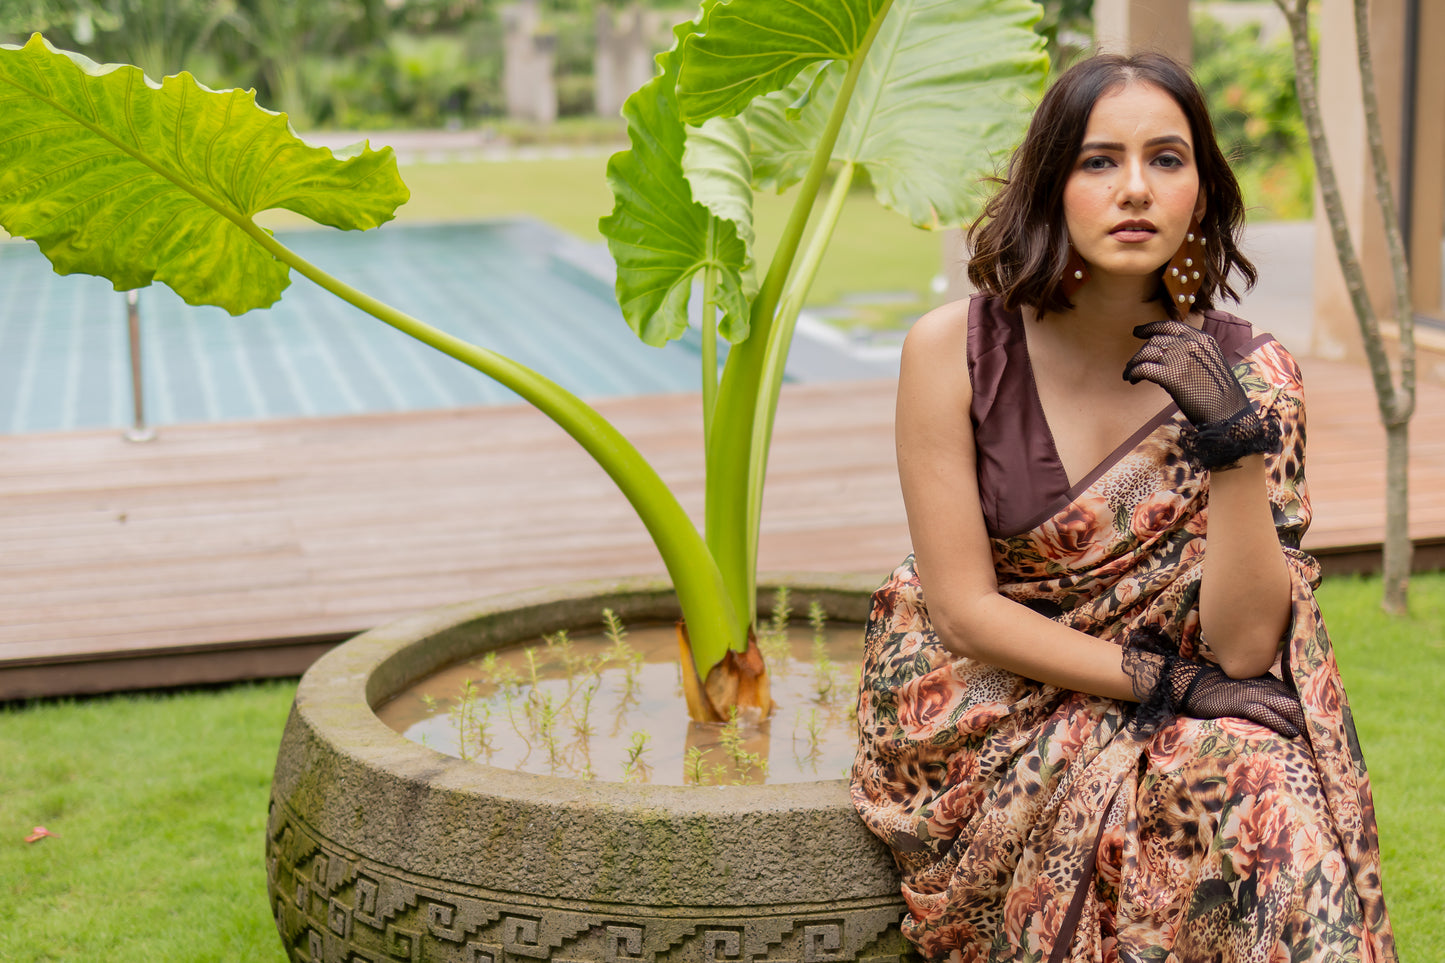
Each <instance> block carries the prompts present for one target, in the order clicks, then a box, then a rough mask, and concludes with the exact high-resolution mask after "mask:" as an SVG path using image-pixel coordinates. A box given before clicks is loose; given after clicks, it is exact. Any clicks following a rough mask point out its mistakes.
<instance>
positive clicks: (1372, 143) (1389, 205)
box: [1275, 0, 1415, 615]
mask: <svg viewBox="0 0 1445 963" xmlns="http://www.w3.org/2000/svg"><path fill="white" fill-rule="evenodd" d="M1275 5H1276V6H1278V7H1279V8H1280V10H1281V11H1283V12H1284V15H1285V19H1286V20H1288V22H1289V30H1290V36H1291V38H1292V39H1293V43H1294V60H1295V85H1296V87H1297V89H1298V91H1299V101H1300V108H1301V110H1302V112H1303V114H1304V120H1305V126H1306V128H1307V129H1308V131H1309V139H1310V150H1311V152H1312V153H1313V155H1314V159H1315V176H1316V178H1317V179H1318V181H1319V185H1320V197H1321V199H1322V200H1323V202H1324V206H1325V216H1326V217H1327V218H1328V219H1329V225H1330V235H1331V236H1332V238H1333V239H1334V245H1335V254H1336V256H1337V257H1338V259H1339V263H1340V271H1341V272H1342V273H1343V274H1344V276H1345V287H1346V288H1347V289H1348V290H1349V294H1350V305H1351V306H1352V307H1353V308H1354V311H1355V318H1356V320H1357V321H1359V324H1360V335H1361V337H1362V338H1363V340H1364V344H1365V356H1366V358H1367V359H1368V360H1369V364H1370V376H1371V378H1372V379H1373V380H1374V384H1375V400H1376V402H1377V404H1378V405H1379V409H1380V420H1381V421H1382V422H1383V423H1384V426H1385V545H1384V556H1385V558H1384V589H1385V592H1384V607H1385V611H1387V612H1390V613H1393V614H1400V615H1403V614H1404V613H1405V612H1406V610H1407V603H1408V599H1409V584H1410V559H1411V555H1412V554H1413V546H1412V545H1411V544H1410V524H1409V521H1410V487H1409V464H1410V418H1411V416H1413V415H1414V413H1415V310H1414V305H1413V304H1412V302H1411V300H1410V276H1409V270H1410V269H1409V262H1408V261H1407V260H1406V257H1405V242H1404V239H1403V237H1402V235H1401V233H1400V218H1399V215H1398V214H1397V213H1396V211H1395V197H1394V192H1393V189H1392V187H1391V184H1390V168H1389V165H1388V163H1387V161H1386V158H1385V140H1384V136H1383V134H1382V133H1381V129H1380V104H1379V98H1378V96H1377V95H1376V93H1375V65H1374V59H1373V58H1372V57H1371V55H1370V24H1369V10H1368V2H1367V0H1354V10H1355V43H1356V50H1357V53H1358V55H1359V66H1360V92H1361V96H1362V102H1363V106H1364V114H1365V134H1366V139H1367V140H1368V142H1369V150H1370V167H1371V170H1372V171H1373V174H1374V185H1375V201H1376V203H1378V204H1379V205H1380V214H1381V216H1382V218H1383V220H1384V222H1385V237H1386V239H1387V243H1388V245H1389V250H1390V268H1391V281H1392V282H1393V287H1394V300H1395V323H1396V324H1397V325H1398V328H1399V332H1400V358H1399V380H1398V381H1396V380H1395V374H1394V372H1393V371H1392V370H1391V366H1390V358H1389V355H1388V354H1387V353H1386V350H1385V339H1384V336H1383V334H1382V332H1381V330H1380V320H1379V318H1378V317H1376V315H1375V308H1374V305H1373V304H1371V302H1370V296H1369V292H1368V291H1367V290H1366V289H1365V274H1364V270H1363V269H1362V268H1361V267H1360V259H1359V256H1358V255H1357V254H1356V253H1355V245H1354V241H1353V240H1351V238H1350V227H1349V223H1348V222H1347V221H1346V219H1345V205H1344V201H1343V200H1342V199H1341V197H1340V187H1339V181H1338V179H1337V178H1336V176H1335V167H1334V163H1333V161H1331V160H1330V149H1329V143H1328V141H1327V140H1326V138H1325V127H1324V120H1323V118H1322V117H1321V114H1320V103H1319V89H1318V86H1317V84H1316V82H1315V53H1314V47H1313V45H1312V43H1311V41H1310V32H1309V0H1275Z"/></svg>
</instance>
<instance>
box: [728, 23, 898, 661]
mask: <svg viewBox="0 0 1445 963" xmlns="http://www.w3.org/2000/svg"><path fill="white" fill-rule="evenodd" d="M892 6H893V3H892V0H885V2H884V3H883V4H882V5H881V6H880V7H879V9H878V12H877V13H876V14H875V15H874V17H873V22H872V23H871V24H870V25H869V27H868V33H867V34H866V35H865V37H864V39H863V42H862V43H861V45H860V46H859V49H858V51H857V53H856V54H855V55H854V57H853V59H852V60H851V61H850V62H849V64H848V72H847V74H846V75H845V76H844V78H843V83H842V85H841V86H840V89H839V91H838V99H837V100H836V101H834V103H833V106H832V109H831V111H830V112H829V114H828V123H827V125H826V126H825V127H824V129H823V133H822V135H821V136H820V137H819V139H818V146H817V148H816V149H815V150H814V151H813V159H812V161H811V162H810V163H809V166H808V171H807V173H806V174H805V175H804V177H803V181H802V183H801V184H800V185H799V187H798V196H797V199H796V200H795V201H794V203H793V208H792V211H791V213H790V214H789V216H788V223H787V226H786V227H785V228H784V229H783V233H782V235H781V237H780V238H779V241H778V246H777V248H776V249H775V251H774V254H773V259H772V261H771V262H770V263H769V265H768V272H767V275H766V276H765V277H764V278H763V283H762V286H761V287H760V288H759V290H758V293H757V296H756V297H755V298H754V299H753V303H752V311H751V315H750V330H749V334H748V338H747V340H745V341H743V342H742V343H741V344H737V345H733V347H732V349H731V350H730V351H729V352H728V360H727V363H726V364H725V365H724V366H723V375H722V383H721V385H720V386H719V390H718V398H717V409H716V411H715V412H714V424H713V432H712V437H711V438H709V439H708V445H707V468H708V471H707V489H706V509H705V531H706V533H707V544H708V547H709V548H710V549H711V550H712V557H713V558H714V559H715V560H716V561H717V565H718V568H719V569H720V570H721V572H722V578H723V581H724V582H725V583H726V585H727V587H728V592H729V593H730V595H731V598H732V604H733V610H734V611H735V612H737V613H738V614H739V615H746V618H747V623H746V624H747V625H749V626H751V625H754V624H756V622H757V599H756V594H757V587H756V583H757V550H756V535H755V531H756V527H757V526H756V525H755V524H752V523H751V522H750V521H749V518H750V514H751V513H750V512H749V511H748V506H749V504H750V503H751V502H752V501H754V500H755V497H754V495H753V494H752V493H751V492H750V491H749V487H750V479H751V477H752V474H753V461H754V449H755V447H756V446H757V445H758V444H759V443H760V442H759V439H757V438H756V437H754V436H753V431H754V426H755V424H756V418H757V405H758V400H759V391H758V389H759V384H760V382H761V380H762V376H763V367H764V365H765V363H766V361H767V351H768V340H769V334H770V331H771V329H772V322H773V316H774V312H775V311H776V310H777V306H778V301H779V299H780V298H781V296H782V293H783V286H784V284H785V283H786V281H787V279H788V275H789V274H790V273H791V271H792V266H793V259H794V258H795V257H796V255H797V252H798V247H799V245H800V244H801V243H802V238H803V232H804V231H805V230H806V228H807V225H808V218H809V216H810V215H811V214H812V212H813V202H814V201H815V200H816V199H817V196H818V191H819V189H820V188H821V187H822V184H823V178H824V177H825V176H826V174H827V171H828V163H829V161H830V160H831V159H832V156H833V148H834V146H835V145H836V144H837V142H838V133H839V131H840V130H841V129H842V127H843V120H844V118H845V117H846V116H847V114H848V103H849V101H850V100H851V99H852V96H853V90H854V89H855V88H856V87H857V85H858V77H859V75H860V74H861V73H862V70H863V62H864V61H865V60H866V59H867V57H868V51H869V49H870V48H871V47H872V46H873V41H874V39H875V38H876V37H877V36H878V30H879V28H880V27H881V26H882V24H883V21H884V19H885V18H886V17H887V15H888V11H889V9H891V8H892ZM804 293H806V292H804ZM741 452H747V453H748V456H747V457H746V458H742V457H739V453H741ZM756 500H757V501H758V502H761V494H758V495H757V496H756ZM738 644H739V649H738V651H742V647H745V646H746V640H745V639H743V640H740V642H739V643H738Z"/></svg>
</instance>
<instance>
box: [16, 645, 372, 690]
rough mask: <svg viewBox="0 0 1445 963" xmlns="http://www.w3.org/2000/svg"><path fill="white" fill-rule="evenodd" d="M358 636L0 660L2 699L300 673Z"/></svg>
mask: <svg viewBox="0 0 1445 963" xmlns="http://www.w3.org/2000/svg"><path fill="white" fill-rule="evenodd" d="M354 634H355V633H350V632H347V633H338V634H334V635H313V636H305V637H301V638H291V639H258V640H256V641H253V642H245V643H234V642H230V643H224V644H218V645H215V646H203V645H198V646H190V647H187V648H186V649H184V650H181V649H151V650H147V651H143V652H99V653H94V654H81V655H74V656H68V657H65V658H57V659H54V660H46V659H36V658H31V659H26V660H23V661H20V660H17V661H15V662H8V663H7V662H0V703H4V702H11V701H17V700H25V699H47V698H54V697H56V696H73V695H100V694H104V693H111V692H131V691H135V690H138V689H170V688H176V687H179V686H191V685H214V684H218V683H223V684H224V683H234V682H249V681H253V680H257V679H281V678H287V677H290V676H299V675H301V674H302V673H303V672H305V671H306V670H307V669H308V668H309V667H310V666H311V663H313V662H315V661H316V660H317V659H319V658H321V656H322V655H324V654H325V653H326V652H327V651H328V650H329V649H331V648H332V647H333V646H335V645H337V644H338V643H340V642H344V641H345V640H346V639H349V638H351V637H352V635H354Z"/></svg>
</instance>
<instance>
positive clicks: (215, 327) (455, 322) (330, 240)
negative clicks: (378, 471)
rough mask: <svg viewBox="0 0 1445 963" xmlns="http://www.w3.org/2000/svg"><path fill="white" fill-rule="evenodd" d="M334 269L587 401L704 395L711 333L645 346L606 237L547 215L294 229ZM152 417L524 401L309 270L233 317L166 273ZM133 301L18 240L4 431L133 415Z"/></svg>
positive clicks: (152, 355)
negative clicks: (704, 342)
mask: <svg viewBox="0 0 1445 963" xmlns="http://www.w3.org/2000/svg"><path fill="white" fill-rule="evenodd" d="M277 237H278V238H279V239H280V240H281V241H282V242H283V243H285V244H286V245H288V246H289V247H291V248H293V249H294V250H296V251H297V252H298V253H300V254H302V255H303V256H305V257H307V258H308V259H310V260H312V261H314V262H315V263H316V264H318V265H320V266H321V267H322V268H324V269H325V270H327V271H329V272H331V273H332V274H334V275H336V276H337V277H339V278H341V279H342V280H344V281H347V282H348V283H351V284H354V285H356V286H357V287H359V288H361V289H362V290H364V291H366V292H367V293H369V294H372V295H374V296H376V297H378V298H380V299H381V300H383V301H386V302H388V303H390V304H393V305H395V306H396V307H398V308H400V309H402V310H403V311H406V312H408V313H410V314H412V315H414V316H416V317H418V318H420V319H422V320H423V321H426V322H428V323H430V324H433V325H435V326H437V327H439V328H442V329H443V330H445V331H448V332H450V333H451V334H454V335H457V336H458V337H461V338H465V339H466V340H468V341H472V342H474V343H476V344H479V345H482V346H483V347H487V348H490V349H492V350H495V351H498V352H500V353H502V354H504V355H507V356H508V357H511V358H513V359H515V360H517V361H519V362H521V363H522V364H525V365H527V366H528V367H531V368H534V369H536V370H537V371H539V372H541V373H542V374H544V375H546V376H547V377H549V378H551V379H553V380H554V381H557V382H558V383H560V384H562V385H563V386H564V387H566V388H568V389H569V390H571V391H573V392H575V393H576V394H578V395H581V396H582V397H584V398H602V397H611V396H619V395H638V394H653V393H661V392H671V391H694V390H697V385H698V364H699V359H700V355H699V347H698V339H697V335H696V332H695V331H689V332H688V334H687V335H686V336H684V338H682V339H681V340H680V341H679V342H674V343H673V344H671V345H669V346H668V347H667V348H666V349H657V348H650V347H648V346H646V345H644V344H642V343H641V342H640V341H638V340H637V338H636V336H635V335H634V334H633V333H632V331H631V330H630V329H629V328H628V327H627V324H626V322H625V321H623V319H622V315H621V312H620V311H619V310H618V308H617V304H616V301H615V299H614V296H613V292H612V286H611V283H610V282H609V281H608V280H607V279H606V278H605V276H604V275H605V271H606V265H607V262H606V258H605V256H602V257H601V258H600V261H599V255H598V252H597V250H596V249H595V248H593V247H589V246H587V245H584V244H582V243H581V242H579V241H577V240H575V239H574V238H571V237H570V236H569V235H565V234H562V233H561V232H559V231H557V230H555V229H553V228H551V227H550V226H548V225H546V224H543V223H541V222H538V221H532V220H510V221H498V222H489V223H473V224H454V225H430V226H401V225H395V224H391V225H387V226H385V227H382V228H380V229H378V230H375V231H368V232H365V233H356V232H343V231H295V232H286V233H280V232H278V234H277ZM139 298H140V314H141V330H142V344H143V351H142V359H143V368H144V383H145V410H146V421H147V422H148V423H149V424H151V425H167V424H178V423H183V422H210V421H230V420H247V419H261V418H286V417H307V416H317V415H339V414H353V413H361V412H375V411H404V410H415V409H426V408H454V407H465V406H471V405H488V404H506V403H512V402H515V401H517V400H518V399H517V396H516V395H514V394H513V393H512V392H510V391H509V390H507V389H505V388H503V387H501V386H500V385H498V384H496V383H495V382H493V381H491V380H490V379H488V378H486V377H485V376H483V375H481V374H480V373H479V372H476V371H474V370H472V369H471V368H468V367H466V366H464V365H462V364H460V363H458V362H456V361H453V360H452V359H450V358H447V357H445V356H444V355H442V354H440V353H438V352H436V351H435V350H433V349H431V348H428V347H426V346H425V345H422V344H420V343H418V342H416V341H413V340H412V339H411V338H408V337H406V336H405V335H403V334H401V333H400V332H397V331H395V330H393V329H392V328H390V327H388V326H387V325H385V324H382V323H381V322H379V321H377V320H376V319H375V318H372V317H371V316H369V315H367V314H364V313H362V312H361V311H359V310H357V309H355V308H353V307H351V306H350V305H348V304H345V303H343V302H341V301H340V300H338V299H336V298H335V297H333V296H332V295H330V294H328V293H326V292H325V291H323V290H322V289H321V288H319V287H317V286H316V285H314V284H312V283H311V282H310V281H308V280H306V279H305V278H302V277H299V276H297V275H295V274H294V272H293V274H292V283H291V286H290V287H289V288H287V289H286V292H285V293H284V295H283V296H282V298H281V300H280V301H279V302H278V303H277V304H275V305H273V306H272V307H270V308H268V309H265V310H259V311H252V312H250V313H248V314H245V315H242V316H240V317H237V318H233V317H231V316H230V315H228V314H226V312H224V311H222V310H220V309H219V308H195V307H191V306H189V305H187V304H185V303H184V302H183V301H181V299H180V298H179V297H177V296H176V295H175V294H173V293H172V292H171V290H170V289H169V288H166V287H164V286H163V285H159V284H154V285H151V286H150V287H148V288H144V289H142V290H141V291H140V292H139ZM127 337H128V336H127V324H126V303H125V295H124V294H121V293H118V292H116V291H113V290H112V289H111V286H110V284H109V282H107V281H104V280H101V279H99V278H93V277H88V276H84V275H71V276H69V277H60V276H58V275H56V274H55V273H54V272H53V271H52V270H51V268H50V265H49V262H47V261H46V260H45V258H44V257H43V256H42V255H41V254H40V252H39V251H38V250H37V249H36V248H35V246H34V245H33V244H31V243H29V242H22V241H9V242H3V243H0V434H14V433H22V432H36V431H62V430H68V429H76V428H104V427H114V428H124V427H127V426H129V425H130V424H131V418H132V410H131V408H132V405H131V382H130V354H129V347H128V340H127Z"/></svg>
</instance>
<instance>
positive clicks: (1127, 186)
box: [1119, 162, 1153, 207]
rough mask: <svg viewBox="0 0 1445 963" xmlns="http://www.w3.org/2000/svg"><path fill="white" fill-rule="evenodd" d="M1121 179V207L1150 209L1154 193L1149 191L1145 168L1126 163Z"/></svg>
mask: <svg viewBox="0 0 1445 963" xmlns="http://www.w3.org/2000/svg"><path fill="white" fill-rule="evenodd" d="M1121 177H1122V183H1121V184H1120V186H1119V204H1120V206H1132V207H1148V206H1149V201H1150V200H1151V198H1152V194H1153V192H1152V191H1150V189H1149V180H1148V178H1146V177H1145V176H1144V166H1143V165H1142V164H1140V163H1135V162H1130V163H1126V164H1125V165H1124V166H1123V167H1122V168H1121Z"/></svg>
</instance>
